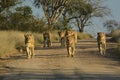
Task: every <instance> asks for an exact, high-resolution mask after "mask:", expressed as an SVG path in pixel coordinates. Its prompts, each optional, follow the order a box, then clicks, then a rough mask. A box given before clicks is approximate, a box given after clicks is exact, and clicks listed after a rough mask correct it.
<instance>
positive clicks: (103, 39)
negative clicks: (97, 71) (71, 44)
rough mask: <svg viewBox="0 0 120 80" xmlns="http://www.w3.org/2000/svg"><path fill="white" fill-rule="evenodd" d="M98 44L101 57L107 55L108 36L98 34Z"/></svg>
mask: <svg viewBox="0 0 120 80" xmlns="http://www.w3.org/2000/svg"><path fill="white" fill-rule="evenodd" d="M97 42H98V49H99V53H100V54H101V55H105V52H106V36H105V33H104V32H98V33H97Z"/></svg>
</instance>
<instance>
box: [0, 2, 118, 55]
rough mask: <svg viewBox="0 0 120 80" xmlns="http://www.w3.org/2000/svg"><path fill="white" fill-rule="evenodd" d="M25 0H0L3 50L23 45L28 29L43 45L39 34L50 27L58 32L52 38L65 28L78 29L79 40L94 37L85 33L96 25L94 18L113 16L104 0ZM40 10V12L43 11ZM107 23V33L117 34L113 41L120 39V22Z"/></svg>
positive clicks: (56, 37)
mask: <svg viewBox="0 0 120 80" xmlns="http://www.w3.org/2000/svg"><path fill="white" fill-rule="evenodd" d="M25 1H27V0H0V30H1V31H0V33H1V34H2V35H0V42H2V43H0V47H1V48H0V53H8V52H9V51H13V50H16V49H18V48H19V47H23V45H24V37H23V35H24V33H25V32H32V33H33V34H34V35H35V40H36V41H35V43H36V44H37V45H41V44H42V42H43V39H42V38H40V37H42V33H43V32H44V31H48V30H49V31H53V33H55V34H54V35H53V38H52V39H53V41H54V40H58V39H59V38H58V36H57V33H56V32H57V31H58V30H66V29H77V31H78V32H79V35H78V39H81V38H88V37H89V38H91V35H90V34H87V33H84V32H85V30H84V29H85V27H88V26H90V25H94V24H93V21H92V19H93V18H101V19H102V18H103V17H104V16H108V15H110V9H109V8H107V7H106V6H104V5H102V3H104V1H105V0H30V1H29V2H31V3H32V6H28V5H25V4H24V5H23V3H24V2H25ZM33 7H34V8H37V9H41V11H42V12H43V13H44V14H43V15H40V16H41V17H39V16H38V15H34V14H33V12H34V10H33V9H32V8H33ZM37 12H38V13H39V14H40V13H41V12H40V10H39V11H37ZM104 26H105V28H107V29H108V31H109V33H111V34H107V35H108V36H112V35H117V36H113V38H112V40H114V41H118V42H119V35H118V34H119V33H118V32H119V31H117V32H115V31H114V30H115V29H118V28H119V23H118V22H117V21H115V20H108V21H106V22H105V23H104ZM116 26H117V27H116ZM96 27H98V26H96ZM90 28H91V29H92V27H90ZM112 31H114V32H112ZM112 33H114V34H112ZM86 36H87V37H86ZM14 40H15V41H14ZM8 44H9V45H8ZM3 45H4V47H2V46H3Z"/></svg>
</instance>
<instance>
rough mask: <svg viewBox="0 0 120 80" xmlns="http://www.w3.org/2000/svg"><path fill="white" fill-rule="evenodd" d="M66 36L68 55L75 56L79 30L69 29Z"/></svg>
mask: <svg viewBox="0 0 120 80" xmlns="http://www.w3.org/2000/svg"><path fill="white" fill-rule="evenodd" d="M65 36H66V45H67V52H68V57H73V56H74V53H75V43H77V32H76V31H74V30H67V31H66V34H65Z"/></svg>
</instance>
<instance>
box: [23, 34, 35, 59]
mask: <svg viewBox="0 0 120 80" xmlns="http://www.w3.org/2000/svg"><path fill="white" fill-rule="evenodd" d="M24 37H25V49H26V53H27V57H28V58H32V57H34V36H33V35H32V34H31V33H26V34H24Z"/></svg>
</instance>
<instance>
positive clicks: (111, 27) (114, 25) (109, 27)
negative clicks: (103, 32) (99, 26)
mask: <svg viewBox="0 0 120 80" xmlns="http://www.w3.org/2000/svg"><path fill="white" fill-rule="evenodd" d="M103 25H104V27H106V28H107V30H108V31H110V32H111V31H113V30H114V29H116V28H118V27H119V24H118V22H117V21H116V20H107V21H106V22H104V23H103Z"/></svg>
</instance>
